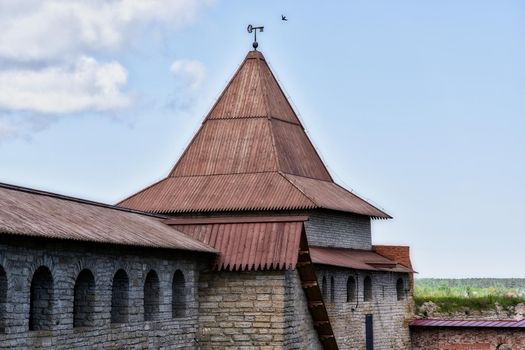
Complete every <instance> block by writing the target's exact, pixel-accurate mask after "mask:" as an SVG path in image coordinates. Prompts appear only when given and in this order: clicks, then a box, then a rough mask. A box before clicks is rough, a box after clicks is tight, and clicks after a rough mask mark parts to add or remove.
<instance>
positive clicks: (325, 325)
mask: <svg viewBox="0 0 525 350" xmlns="http://www.w3.org/2000/svg"><path fill="white" fill-rule="evenodd" d="M297 271H298V272H299V277H300V279H301V285H302V287H303V290H304V293H305V295H306V300H307V302H308V309H309V311H310V314H311V315H312V319H313V321H314V327H315V330H316V331H317V335H318V336H319V340H320V341H321V344H322V345H323V349H325V350H336V349H339V347H338V346H337V342H336V340H335V336H334V332H333V330H332V325H331V324H330V319H329V318H328V312H327V311H326V306H325V304H324V301H323V295H322V293H321V288H320V287H319V283H318V282H317V276H316V274H315V270H314V266H313V263H312V259H311V257H310V250H309V249H308V241H307V238H306V233H305V232H304V230H303V233H302V235H301V244H300V248H299V259H298V262H297Z"/></svg>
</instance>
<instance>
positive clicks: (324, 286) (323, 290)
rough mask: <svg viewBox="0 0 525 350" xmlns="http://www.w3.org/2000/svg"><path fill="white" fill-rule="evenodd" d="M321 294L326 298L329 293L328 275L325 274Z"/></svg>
mask: <svg viewBox="0 0 525 350" xmlns="http://www.w3.org/2000/svg"><path fill="white" fill-rule="evenodd" d="M321 294H322V295H323V298H326V294H327V287H326V276H323V280H322V282H321Z"/></svg>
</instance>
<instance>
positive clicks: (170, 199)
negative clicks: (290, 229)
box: [119, 172, 390, 218]
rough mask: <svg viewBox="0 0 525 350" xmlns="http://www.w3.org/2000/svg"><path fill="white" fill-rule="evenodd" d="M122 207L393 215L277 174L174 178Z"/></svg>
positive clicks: (334, 188) (325, 186)
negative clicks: (325, 210) (317, 209)
mask: <svg viewBox="0 0 525 350" xmlns="http://www.w3.org/2000/svg"><path fill="white" fill-rule="evenodd" d="M336 196H337V197H336ZM119 205H120V206H122V207H125V208H133V209H138V210H143V211H148V212H152V213H187V212H213V211H217V212H218V211H242V210H299V209H315V208H324V209H332V210H341V211H347V212H352V213H355V214H361V215H367V216H372V217H379V218H389V217H390V216H388V214H386V213H384V212H382V211H381V210H379V209H377V208H375V207H374V206H372V205H371V204H368V203H367V202H365V201H364V200H362V199H361V198H359V197H358V196H356V195H354V194H353V193H351V192H348V191H346V190H345V189H343V188H342V187H339V186H338V185H336V184H334V183H332V182H328V181H320V180H315V179H307V178H301V177H298V176H291V175H286V174H281V173H274V172H268V173H251V174H227V175H208V176H187V177H168V178H166V179H164V180H162V181H160V182H158V183H156V184H154V185H152V186H150V187H148V188H146V189H144V190H142V191H141V192H138V193H137V194H135V195H133V196H131V197H130V198H128V199H125V200H123V201H122V202H120V203H119Z"/></svg>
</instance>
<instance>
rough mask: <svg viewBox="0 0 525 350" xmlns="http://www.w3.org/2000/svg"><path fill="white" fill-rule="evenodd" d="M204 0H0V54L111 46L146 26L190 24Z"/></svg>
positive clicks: (14, 56) (49, 55) (20, 56)
mask: <svg viewBox="0 0 525 350" xmlns="http://www.w3.org/2000/svg"><path fill="white" fill-rule="evenodd" d="M210 2H211V1H210V0H91V1H85V0H46V1H41V0H16V1H13V0H0V33H1V35H0V57H3V58H4V59H9V60H13V61H37V60H54V59H62V58H63V57H64V54H65V55H74V54H82V53H84V52H85V51H86V50H93V51H100V50H102V51H106V50H114V49H118V48H119V47H121V45H122V44H123V43H124V42H126V41H127V40H129V39H130V38H131V34H132V33H133V32H134V31H139V30H140V28H142V27H143V26H145V25H147V24H149V23H155V24H161V25H162V24H165V25H169V26H172V27H173V26H179V25H183V24H186V23H188V22H191V21H192V20H193V19H194V18H195V17H196V15H197V14H198V13H199V11H200V10H201V9H202V8H204V7H205V6H206V5H208V4H209V3H210Z"/></svg>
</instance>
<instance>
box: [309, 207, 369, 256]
mask: <svg viewBox="0 0 525 350" xmlns="http://www.w3.org/2000/svg"><path fill="white" fill-rule="evenodd" d="M308 215H309V220H308V221H307V222H306V223H305V227H306V235H307V236H308V243H309V244H310V245H312V246H321V247H340V248H353V249H367V250H370V249H372V233H371V228H370V218H369V217H367V216H363V215H355V214H348V213H339V212H334V211H327V210H325V211H312V212H309V213H308Z"/></svg>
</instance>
